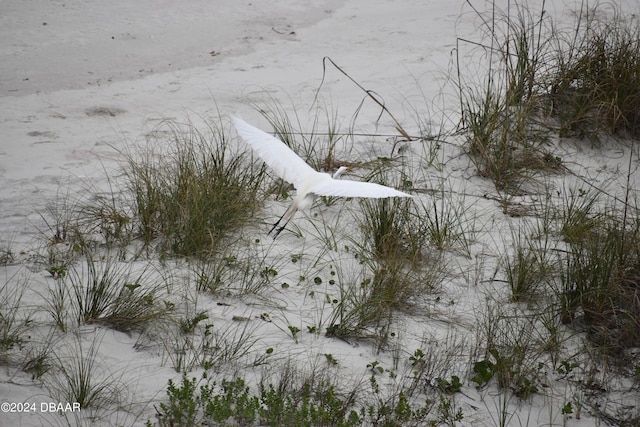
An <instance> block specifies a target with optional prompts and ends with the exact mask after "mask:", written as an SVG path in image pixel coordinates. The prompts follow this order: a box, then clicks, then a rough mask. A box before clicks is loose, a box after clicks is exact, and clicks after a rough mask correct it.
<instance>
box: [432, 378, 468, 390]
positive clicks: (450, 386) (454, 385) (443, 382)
mask: <svg viewBox="0 0 640 427" xmlns="http://www.w3.org/2000/svg"><path fill="white" fill-rule="evenodd" d="M436 384H437V385H438V388H439V389H440V391H442V392H443V393H447V394H454V393H459V392H460V391H461V390H462V383H461V382H460V377H458V376H457V375H452V376H451V380H447V379H445V378H436Z"/></svg>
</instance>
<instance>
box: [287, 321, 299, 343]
mask: <svg viewBox="0 0 640 427" xmlns="http://www.w3.org/2000/svg"><path fill="white" fill-rule="evenodd" d="M287 328H288V329H289V332H291V336H292V337H293V340H294V341H295V342H296V344H297V343H298V332H300V328H298V327H296V326H291V325H289V326H287Z"/></svg>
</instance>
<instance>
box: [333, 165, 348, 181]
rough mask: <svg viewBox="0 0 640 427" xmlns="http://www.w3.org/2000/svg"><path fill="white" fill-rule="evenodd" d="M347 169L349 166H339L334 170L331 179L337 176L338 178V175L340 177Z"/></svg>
mask: <svg viewBox="0 0 640 427" xmlns="http://www.w3.org/2000/svg"><path fill="white" fill-rule="evenodd" d="M348 170H349V168H348V167H346V166H340V167H339V168H338V170H337V171H335V173H334V174H333V179H338V178H340V177H341V176H342V175H344V173H345V172H346V171H348Z"/></svg>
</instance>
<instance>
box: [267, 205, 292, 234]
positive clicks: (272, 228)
mask: <svg viewBox="0 0 640 427" xmlns="http://www.w3.org/2000/svg"><path fill="white" fill-rule="evenodd" d="M287 212H288V209H287V211H285V212H284V213H283V214H282V216H281V217H280V219H278V220H277V221H276V223H275V224H273V227H271V230H269V232H268V233H267V236H268V235H269V234H271V233H273V230H275V229H276V227H277V226H278V224H280V221H282V218H284V216H285V215H286V214H287ZM286 225H287V224H285V225H284V226H283V227H280V228H278V230H277V231H276V234H274V235H273V238H274V239H275V238H276V237H278V234H280V232H281V231H282V230H283V229H284V227H286Z"/></svg>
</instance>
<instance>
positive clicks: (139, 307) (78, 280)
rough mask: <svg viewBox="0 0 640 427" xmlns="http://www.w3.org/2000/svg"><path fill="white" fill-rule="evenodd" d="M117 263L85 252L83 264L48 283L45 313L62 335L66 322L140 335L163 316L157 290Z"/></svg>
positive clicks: (138, 274) (139, 276) (158, 289)
mask: <svg viewBox="0 0 640 427" xmlns="http://www.w3.org/2000/svg"><path fill="white" fill-rule="evenodd" d="M134 267H135V266H133V265H131V264H125V263H120V262H119V261H117V260H116V259H114V258H113V257H112V256H110V255H109V254H107V255H105V256H104V257H102V258H97V259H96V255H94V254H92V253H91V252H90V251H85V253H84V262H83V263H81V265H80V266H76V265H73V266H72V267H70V268H69V270H68V272H66V273H65V275H64V276H63V277H61V278H59V279H58V280H56V281H54V282H53V283H52V286H51V288H50V289H49V295H50V298H48V308H47V309H48V311H49V313H50V314H51V315H52V317H53V319H54V320H55V322H56V324H57V325H58V327H59V328H60V329H62V330H63V331H66V329H67V327H68V325H67V321H68V319H69V318H70V319H71V320H72V322H73V323H74V324H75V325H81V324H85V323H96V324H102V325H107V326H110V327H112V328H114V329H117V330H120V331H125V332H130V331H141V330H143V329H144V328H145V327H146V326H147V325H148V324H149V323H150V322H153V321H154V320H157V319H158V318H160V317H161V316H163V315H164V314H166V307H164V306H163V305H162V304H161V303H159V302H158V295H159V294H160V286H158V285H151V286H149V285H148V284H147V283H145V282H146V281H147V280H146V277H145V276H146V272H145V271H141V272H136V271H135V270H134Z"/></svg>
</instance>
